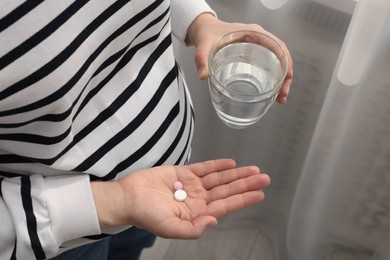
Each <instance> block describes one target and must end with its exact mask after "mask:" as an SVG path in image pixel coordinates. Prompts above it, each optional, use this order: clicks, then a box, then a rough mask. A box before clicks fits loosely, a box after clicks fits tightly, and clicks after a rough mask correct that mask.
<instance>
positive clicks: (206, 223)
mask: <svg viewBox="0 0 390 260" xmlns="http://www.w3.org/2000/svg"><path fill="white" fill-rule="evenodd" d="M192 224H193V226H194V229H195V230H196V232H195V234H197V235H196V236H197V237H199V236H200V235H201V234H203V232H204V231H205V230H206V228H208V227H212V226H215V225H217V224H218V221H217V219H216V218H215V217H213V216H201V217H198V218H196V219H195V220H194V221H193V222H192Z"/></svg>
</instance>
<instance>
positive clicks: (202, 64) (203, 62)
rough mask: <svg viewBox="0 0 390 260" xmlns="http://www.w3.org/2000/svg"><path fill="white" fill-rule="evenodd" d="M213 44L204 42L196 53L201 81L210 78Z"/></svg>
mask: <svg viewBox="0 0 390 260" xmlns="http://www.w3.org/2000/svg"><path fill="white" fill-rule="evenodd" d="M212 47H213V43H212V42H210V41H207V40H205V41H203V42H202V43H200V44H199V45H198V46H197V48H196V51H195V65H196V68H197V69H198V75H199V79H201V80H205V79H207V77H208V76H209V69H208V56H209V54H210V51H211V48H212Z"/></svg>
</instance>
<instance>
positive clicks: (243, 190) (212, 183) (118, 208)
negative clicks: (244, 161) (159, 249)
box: [92, 159, 270, 239]
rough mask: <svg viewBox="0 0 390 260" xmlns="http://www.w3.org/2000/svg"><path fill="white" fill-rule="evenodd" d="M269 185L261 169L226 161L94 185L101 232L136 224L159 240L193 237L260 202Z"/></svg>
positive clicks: (152, 171)
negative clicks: (182, 194) (180, 194)
mask: <svg viewBox="0 0 390 260" xmlns="http://www.w3.org/2000/svg"><path fill="white" fill-rule="evenodd" d="M175 182H180V183H181V184H182V187H180V189H182V190H183V191H185V193H186V195H187V197H186V198H185V199H184V200H183V201H178V200H177V199H175V196H174V193H175V191H176V189H178V188H177V187H176V188H175V187H174V183H175ZM106 184H109V185H106ZM269 184H270V179H269V177H268V175H266V174H263V173H260V170H259V168H258V167H256V166H246V167H236V163H235V162H234V161H233V160H230V159H223V160H213V161H207V162H202V163H195V164H191V165H188V166H160V167H155V168H151V169H145V170H140V171H137V172H134V173H131V174H129V175H127V176H126V177H124V178H122V179H120V180H118V181H111V182H108V183H107V182H106V183H100V182H93V183H92V191H93V194H94V198H95V203H96V209H97V213H98V218H99V223H100V225H101V228H107V227H115V226H121V225H135V226H138V227H140V228H144V229H146V230H148V231H150V232H152V233H154V234H156V235H158V236H160V237H165V238H182V239H187V238H188V239H194V238H198V237H199V236H200V235H201V234H202V233H203V232H204V230H205V229H206V228H207V227H209V226H213V225H215V224H216V223H217V218H220V217H222V216H225V215H227V214H229V213H232V212H234V211H237V210H239V209H242V208H245V207H248V206H250V205H252V204H255V203H258V202H260V201H262V200H263V199H264V193H263V191H262V188H265V187H266V186H268V185H269ZM175 186H176V185H175Z"/></svg>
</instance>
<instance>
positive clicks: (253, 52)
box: [208, 31, 288, 129]
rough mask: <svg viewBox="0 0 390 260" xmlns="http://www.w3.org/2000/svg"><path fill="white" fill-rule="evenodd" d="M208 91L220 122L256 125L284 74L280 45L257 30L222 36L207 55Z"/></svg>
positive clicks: (240, 125) (285, 60)
mask: <svg viewBox="0 0 390 260" xmlns="http://www.w3.org/2000/svg"><path fill="white" fill-rule="evenodd" d="M208 63H209V79H208V81H209V90H210V96H211V100H212V103H213V105H214V108H215V110H216V112H217V114H218V116H219V118H221V120H222V121H223V122H224V123H225V124H226V125H228V126H230V127H232V128H237V129H241V128H245V127H248V126H250V125H252V124H254V123H256V122H258V121H259V120H260V119H261V118H262V117H263V116H264V114H265V113H266V112H267V110H268V109H269V108H270V107H271V106H272V104H273V103H274V101H275V99H276V96H277V94H278V92H279V90H280V88H281V86H282V84H283V81H284V79H285V77H286V73H287V68H288V64H287V56H286V53H285V52H284V50H283V48H282V46H280V45H279V44H278V43H277V42H276V41H275V40H273V39H272V38H270V37H269V36H267V35H265V34H262V33H259V32H256V31H236V32H231V33H229V34H226V35H225V36H223V37H221V38H220V39H219V40H218V41H217V43H216V44H215V46H214V47H213V49H212V51H211V53H210V55H209V60H208Z"/></svg>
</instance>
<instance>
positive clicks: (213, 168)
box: [187, 159, 236, 177]
mask: <svg viewBox="0 0 390 260" xmlns="http://www.w3.org/2000/svg"><path fill="white" fill-rule="evenodd" d="M187 167H188V168H190V170H191V171H192V172H193V173H194V174H195V175H197V176H198V177H203V176H206V175H207V174H210V173H212V172H219V171H224V170H228V169H232V168H234V167H236V162H235V161H234V160H231V159H220V160H211V161H205V162H200V163H194V164H191V165H188V166H187Z"/></svg>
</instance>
